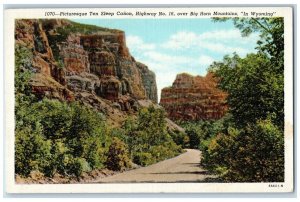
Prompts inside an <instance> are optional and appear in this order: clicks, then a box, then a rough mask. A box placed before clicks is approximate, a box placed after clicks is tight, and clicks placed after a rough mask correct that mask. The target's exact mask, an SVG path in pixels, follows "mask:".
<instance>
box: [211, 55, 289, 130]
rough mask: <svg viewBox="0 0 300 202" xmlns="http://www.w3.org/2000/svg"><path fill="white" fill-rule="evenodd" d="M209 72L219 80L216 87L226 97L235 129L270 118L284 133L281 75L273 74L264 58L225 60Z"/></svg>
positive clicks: (268, 62)
mask: <svg viewBox="0 0 300 202" xmlns="http://www.w3.org/2000/svg"><path fill="white" fill-rule="evenodd" d="M211 70H213V71H214V72H215V75H216V76H217V77H219V78H220V82H219V87H220V88H222V89H223V90H225V91H226V92H228V94H229V95H228V98H227V102H228V104H229V106H230V112H231V113H232V115H233V117H234V119H235V123H237V124H238V126H241V127H245V126H246V125H247V124H248V123H255V122H256V121H257V120H259V119H266V118H271V119H272V121H273V122H274V123H276V125H278V126H279V127H280V128H281V129H282V130H283V125H284V123H283V121H284V110H283V105H284V96H283V95H284V93H283V85H284V79H283V74H278V73H277V72H276V71H274V69H273V67H272V65H271V61H270V60H269V58H268V57H267V56H266V55H263V54H249V55H247V57H246V58H240V57H239V56H237V55H234V56H233V57H232V58H230V57H225V58H224V61H223V62H220V63H214V64H213V65H212V66H211Z"/></svg>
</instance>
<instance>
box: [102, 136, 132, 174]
mask: <svg viewBox="0 0 300 202" xmlns="http://www.w3.org/2000/svg"><path fill="white" fill-rule="evenodd" d="M106 166H107V168H108V169H111V170H124V169H126V168H130V167H131V162H130V159H129V157H128V150H127V148H126V145H125V143H124V142H122V141H121V140H120V139H118V138H116V137H114V138H113V139H112V144H111V145H110V146H109V150H108V154H107V160H106Z"/></svg>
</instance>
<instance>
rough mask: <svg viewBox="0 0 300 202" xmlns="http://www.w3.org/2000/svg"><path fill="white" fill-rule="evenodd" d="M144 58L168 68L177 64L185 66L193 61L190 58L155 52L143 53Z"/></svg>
mask: <svg viewBox="0 0 300 202" xmlns="http://www.w3.org/2000/svg"><path fill="white" fill-rule="evenodd" d="M144 56H145V57H147V58H148V59H150V60H153V61H154V62H159V63H162V64H168V66H169V67H170V66H172V65H174V66H177V65H178V64H186V63H189V62H190V61H192V60H193V59H192V58H191V57H186V56H180V55H170V54H164V53H160V52H155V51H149V52H145V53H144Z"/></svg>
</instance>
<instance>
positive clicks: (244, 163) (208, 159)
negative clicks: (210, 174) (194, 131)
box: [203, 120, 284, 182]
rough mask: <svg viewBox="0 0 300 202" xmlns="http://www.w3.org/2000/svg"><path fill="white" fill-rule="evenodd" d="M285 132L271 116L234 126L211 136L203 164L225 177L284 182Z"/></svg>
mask: <svg viewBox="0 0 300 202" xmlns="http://www.w3.org/2000/svg"><path fill="white" fill-rule="evenodd" d="M283 140H284V138H283V133H282V132H281V131H280V129H278V128H277V127H276V126H274V125H273V124H272V123H271V121H270V120H264V121H258V122H257V123H256V124H254V125H249V126H247V127H246V129H243V130H237V129H234V128H231V129H230V130H229V131H228V134H219V135H217V136H216V137H214V138H212V140H211V141H210V144H209V145H208V149H207V150H206V151H204V152H203V153H204V155H203V164H204V165H205V166H206V167H208V168H210V169H212V170H214V171H216V172H218V173H219V174H221V176H222V178H223V179H224V180H225V181H234V182H282V181H283V180H284V141H283Z"/></svg>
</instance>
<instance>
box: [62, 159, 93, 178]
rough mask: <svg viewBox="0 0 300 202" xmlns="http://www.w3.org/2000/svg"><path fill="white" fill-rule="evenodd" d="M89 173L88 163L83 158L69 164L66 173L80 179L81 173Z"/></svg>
mask: <svg viewBox="0 0 300 202" xmlns="http://www.w3.org/2000/svg"><path fill="white" fill-rule="evenodd" d="M89 171H91V167H90V166H89V163H88V162H87V161H86V160H85V159H84V158H74V159H73V160H72V161H71V162H70V163H69V164H68V169H67V172H68V173H69V174H72V175H75V176H76V177H80V176H81V174H82V173H83V172H89Z"/></svg>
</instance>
